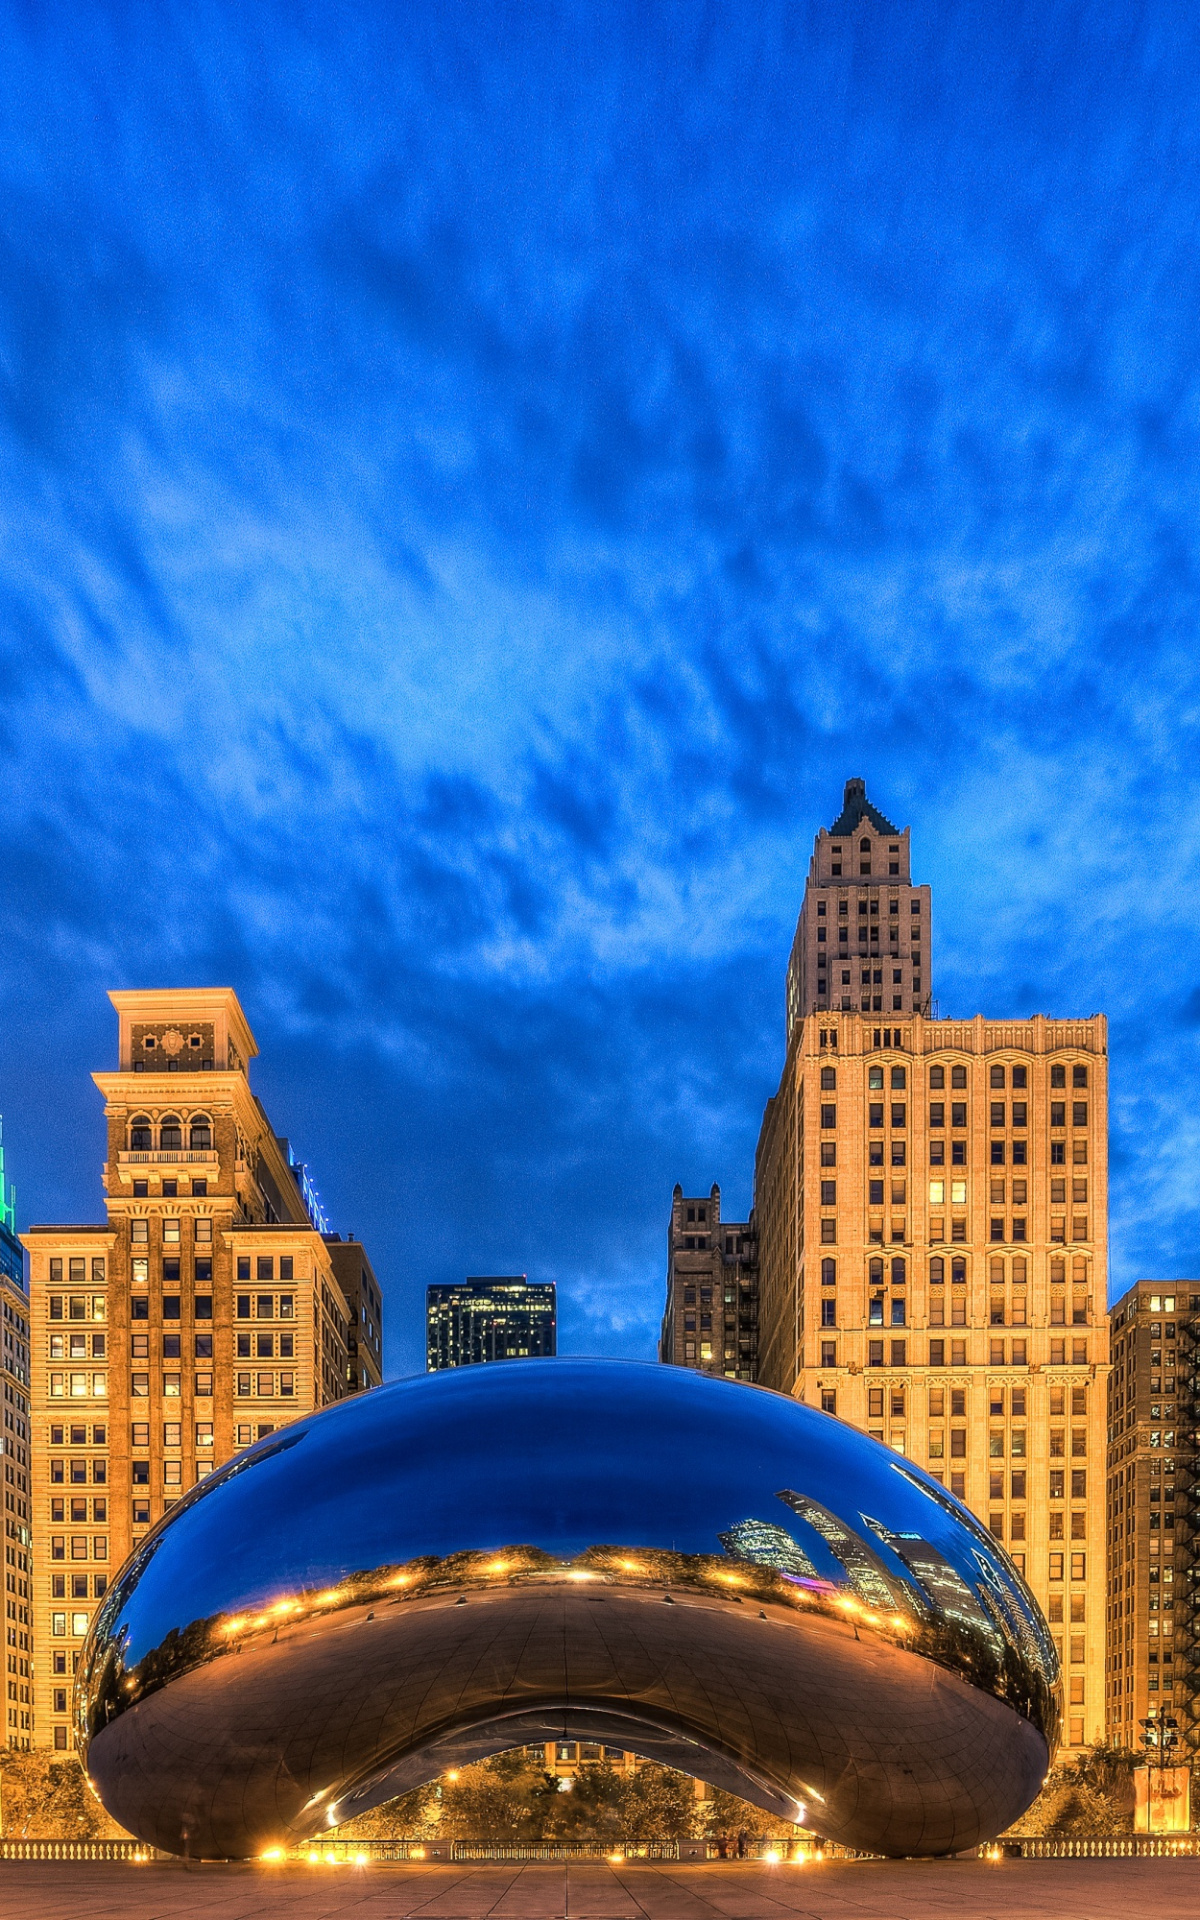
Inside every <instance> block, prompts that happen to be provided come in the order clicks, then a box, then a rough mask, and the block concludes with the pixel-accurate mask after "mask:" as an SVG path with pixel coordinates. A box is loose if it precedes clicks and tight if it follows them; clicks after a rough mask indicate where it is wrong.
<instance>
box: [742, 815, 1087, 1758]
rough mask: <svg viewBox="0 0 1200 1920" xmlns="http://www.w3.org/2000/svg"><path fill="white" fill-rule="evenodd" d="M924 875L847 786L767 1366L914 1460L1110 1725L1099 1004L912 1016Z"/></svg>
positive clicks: (796, 963) (816, 922) (760, 1200)
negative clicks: (1016, 1584) (1086, 1014)
mask: <svg viewBox="0 0 1200 1920" xmlns="http://www.w3.org/2000/svg"><path fill="white" fill-rule="evenodd" d="M930 912H931V902H930V895H929V889H928V888H927V887H924V886H916V885H914V884H913V882H912V879H911V873H910V864H909V833H908V829H904V830H903V831H901V830H898V829H897V828H895V827H894V826H893V825H892V824H891V822H890V821H889V820H888V819H887V818H886V817H885V816H884V815H883V814H882V813H881V812H880V811H879V810H878V809H877V808H876V807H874V806H872V804H871V802H870V801H869V800H868V798H867V795H866V790H865V785H864V783H863V781H861V780H851V781H849V782H847V785H846V792H845V799H844V804H843V808H842V811H841V813H840V815H839V816H838V818H837V819H836V820H835V822H834V824H833V826H832V827H830V828H822V829H821V830H820V832H819V833H818V834H817V837H816V843H815V846H814V850H813V858H812V862H811V865H810V868H809V877H808V884H807V887H806V889H805V894H804V900H803V903H802V905H801V909H800V917H799V923H798V926H797V929H796V937H795V941H794V943H793V947H792V956H791V962H790V964H789V968H788V984H787V1027H786V1038H787V1050H786V1057H785V1060H784V1066H783V1073H782V1076H781V1079H780V1083H779V1088H778V1091H777V1093H776V1094H775V1095H774V1097H773V1098H772V1099H771V1100H770V1101H769V1102H768V1103H767V1109H766V1113H765V1116H764V1120H763V1126H762V1132H761V1135H760V1138H759V1144H758V1153H757V1160H756V1177H755V1218H756V1222H757V1226H758V1249H759V1295H760V1297H759V1360H758V1378H759V1380H760V1381H761V1382H762V1383H763V1384H764V1385H766V1386H769V1387H774V1388H777V1389H778V1390H780V1391H781V1392H785V1393H791V1394H794V1395H795V1396H797V1397H798V1398H800V1399H804V1400H807V1401H808V1402H809V1403H810V1404H811V1405H813V1406H817V1407H822V1408H824V1409H825V1410H826V1411H828V1412H830V1413H835V1414H837V1415H838V1417H839V1418H840V1419H843V1420H849V1421H850V1422H852V1423H853V1424H854V1425H855V1426H859V1427H862V1428H864V1429H865V1430H866V1431H867V1432H869V1433H871V1434H873V1435H874V1436H875V1437H876V1438H877V1439H880V1440H882V1441H883V1442H884V1444H885V1445H887V1446H890V1447H892V1448H894V1450H895V1451H896V1453H897V1454H901V1455H904V1456H906V1457H907V1458H909V1459H912V1460H915V1461H916V1462H918V1463H919V1465H921V1466H922V1467H924V1468H926V1469H927V1470H928V1471H929V1472H930V1473H931V1474H932V1475H933V1476H934V1477H935V1478H936V1479H938V1480H940V1481H941V1482H942V1483H943V1484H944V1485H945V1486H947V1487H948V1488H949V1489H950V1491H951V1492H952V1493H954V1494H955V1495H957V1496H958V1497H959V1498H960V1499H962V1500H964V1501H965V1502H966V1503H967V1505H968V1506H970V1507H972V1508H973V1509H974V1511H975V1512H976V1513H977V1514H978V1515H979V1517H980V1519H981V1520H982V1521H983V1523H984V1524H985V1525H986V1526H987V1527H988V1528H989V1529H990V1530H991V1532H992V1533H993V1535H994V1536H995V1537H996V1538H997V1539H998V1540H1001V1541H1003V1543H1004V1545H1005V1547H1006V1549H1007V1550H1008V1552H1009V1553H1010V1554H1011V1556H1012V1558H1013V1560H1014V1562H1015V1563H1016V1565H1017V1567H1018V1568H1019V1570H1020V1571H1021V1573H1022V1574H1023V1575H1024V1577H1025V1579H1026V1580H1027V1582H1028V1584H1029V1586H1030V1587H1031V1588H1032V1590H1033V1592H1034V1594H1035V1595H1036V1597H1037V1599H1038V1601H1039V1603H1040V1604H1041V1606H1042V1609H1043V1611H1044V1612H1045V1614H1046V1617H1047V1619H1048V1620H1049V1622H1050V1625H1051V1629H1052V1632H1053V1633H1054V1636H1055V1638H1056V1640H1057V1641H1058V1643H1059V1648H1060V1652H1061V1654H1062V1660H1063V1671H1064V1681H1065V1707H1066V1713H1065V1726H1064V1732H1065V1736H1066V1743H1067V1747H1068V1749H1070V1748H1079V1747H1081V1746H1083V1745H1085V1744H1086V1743H1087V1742H1089V1741H1091V1740H1092V1739H1094V1738H1097V1737H1100V1736H1102V1735H1103V1732H1104V1723H1105V1686H1104V1654H1105V1644H1104V1642H1105V1515H1104V1498H1103V1490H1104V1479H1105V1437H1106V1431H1105V1417H1106V1392H1107V1377H1108V1315H1107V1311H1106V1301H1107V1202H1108V1187H1107V1177H1108V1166H1107V1150H1108V1130H1107V1098H1108V1055H1107V1029H1106V1023H1105V1021H1104V1019H1103V1017H1102V1016H1099V1015H1094V1016H1092V1017H1090V1018H1087V1019H1079V1018H1070V1019H1057V1018H1051V1017H1048V1016H1046V1015H1042V1014H1038V1015H1034V1016H1032V1017H1031V1018H1029V1019H1019V1020H987V1019H985V1018H984V1017H983V1016H982V1015H978V1016H976V1017H975V1018H974V1019H967V1020H940V1019H937V1020H935V1019H931V1018H930V1017H929V1009H930V1004H931V1001H930V989H931V975H930Z"/></svg>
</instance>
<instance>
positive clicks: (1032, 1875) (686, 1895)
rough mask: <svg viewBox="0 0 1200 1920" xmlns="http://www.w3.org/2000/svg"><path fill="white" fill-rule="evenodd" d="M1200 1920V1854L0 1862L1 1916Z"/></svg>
mask: <svg viewBox="0 0 1200 1920" xmlns="http://www.w3.org/2000/svg"><path fill="white" fill-rule="evenodd" d="M1135 1906H1136V1907H1137V1908H1139V1909H1141V1910H1142V1911H1143V1912H1146V1913H1148V1914H1150V1915H1151V1916H1152V1920H1197V1915H1200V1860H1001V1861H997V1862H994V1863H992V1862H983V1861H975V1860H942V1861H917V1860H893V1861H884V1860H871V1861H830V1862H827V1863H825V1864H823V1865H820V1866H812V1865H807V1866H803V1867H800V1866H793V1865H780V1866H774V1867H769V1866H764V1865H759V1864H753V1865H751V1864H746V1865H735V1864H732V1863H729V1864H722V1863H718V1862H712V1863H710V1864H709V1865H707V1866H676V1865H662V1866H659V1865H647V1864H643V1863H639V1862H634V1863H626V1864H624V1865H621V1866H611V1867H610V1866H607V1865H605V1864H604V1863H603V1862H591V1861H588V1862H579V1863H577V1864H576V1863H572V1864H571V1865H570V1866H569V1867H566V1868H564V1867H563V1866H561V1865H550V1864H541V1863H539V1864H537V1865H532V1866H516V1865H513V1866H492V1865H488V1866H479V1867H473V1866H429V1865H418V1864H416V1863H409V1864H407V1865H397V1866H392V1865H372V1866H369V1867H362V1868H355V1867H326V1866H321V1867H293V1866H284V1867H264V1866H203V1867H191V1868H188V1867H184V1866H183V1865H182V1864H179V1865H176V1864H175V1863H173V1862H172V1863H169V1864H160V1863H156V1864H154V1865H150V1866H145V1867H136V1866H125V1865H114V1866H107V1865H96V1866H92V1865H80V1866H76V1865H60V1864H58V1863H48V1862H47V1863H41V1862H37V1863H33V1862H25V1861H5V1862H0V1909H2V1910H3V1913H4V1916H5V1920H108V1916H111V1917H112V1920H342V1916H345V1920H564V1916H565V1917H566V1920H790V1916H792V1915H795V1916H797V1920H929V1916H934V1920H939V1917H940V1916H944V1920H1129V1914H1130V1910H1131V1908H1133V1907H1135Z"/></svg>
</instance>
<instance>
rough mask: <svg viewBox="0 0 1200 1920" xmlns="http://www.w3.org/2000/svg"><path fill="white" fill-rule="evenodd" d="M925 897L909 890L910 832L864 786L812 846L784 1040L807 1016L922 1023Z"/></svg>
mask: <svg viewBox="0 0 1200 1920" xmlns="http://www.w3.org/2000/svg"><path fill="white" fill-rule="evenodd" d="M929 916H930V897H929V888H928V887H915V886H914V885H913V883H912V876H911V870H910V865H909V829H908V828H907V827H905V828H904V829H903V831H901V830H900V829H899V828H897V827H894V826H893V825H892V823H891V821H890V820H888V819H885V817H884V815H883V814H882V813H880V811H879V809H878V808H877V807H873V806H872V805H871V802H870V801H869V800H868V799H867V790H866V786H865V784H864V782H863V781H862V780H847V782H846V792H845V797H844V799H843V803H842V811H841V813H840V814H839V816H838V818H837V819H836V820H835V821H834V823H833V825H832V826H831V827H828V828H827V827H822V828H821V830H820V832H819V833H818V834H817V838H816V842H815V844H814V846H813V855H812V860H811V861H810V863H809V869H808V885H807V887H806V888H805V892H804V900H803V903H802V905H801V908H800V918H799V920H798V922H797V924H796V937H795V939H794V940H793V942H792V952H791V958H790V959H789V961H788V972H787V1030H788V1038H789V1040H790V1038H791V1034H792V1028H793V1027H794V1026H795V1024H796V1022H797V1020H799V1019H801V1018H802V1017H803V1015H804V1014H805V1013H814V1012H816V1013H821V1012H828V1010H829V1009H830V1008H831V1007H832V1008H835V1009H837V1011H839V1012H841V1013H849V1012H850V1011H851V1010H854V1011H856V1012H859V1013H866V1014H872V1013H877V1014H880V1015H881V1016H885V1017H888V1016H890V1015H892V1014H895V1013H912V1012H914V1011H917V1010H919V1011H922V1012H925V1013H928V1011H929V1007H930V997H929V996H930V981H929V941H930V922H929Z"/></svg>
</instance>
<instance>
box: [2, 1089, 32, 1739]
mask: <svg viewBox="0 0 1200 1920" xmlns="http://www.w3.org/2000/svg"><path fill="white" fill-rule="evenodd" d="M0 1330H2V1334H3V1344H2V1345H0V1390H2V1391H3V1396H4V1404H3V1412H4V1426H3V1429H2V1430H0V1454H3V1456H4V1458H3V1467H4V1655H5V1660H4V1665H5V1675H4V1679H5V1688H4V1691H5V1727H4V1734H5V1742H6V1744H7V1745H8V1746H10V1747H28V1746H31V1745H32V1743H33V1673H32V1655H33V1647H32V1643H31V1638H30V1635H31V1632H32V1611H31V1607H32V1598H33V1596H32V1592H31V1575H32V1561H31V1557H30V1555H31V1540H32V1535H31V1531H30V1510H29V1293H28V1290H27V1288H26V1285H25V1256H24V1253H23V1252H22V1249H21V1242H20V1241H19V1240H18V1238H17V1220H16V1199H15V1196H14V1194H13V1192H12V1189H11V1188H10V1187H9V1185H8V1182H7V1180H6V1179H5V1174H4V1133H3V1125H2V1123H0Z"/></svg>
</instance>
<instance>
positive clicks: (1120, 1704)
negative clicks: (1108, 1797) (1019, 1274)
mask: <svg viewBox="0 0 1200 1920" xmlns="http://www.w3.org/2000/svg"><path fill="white" fill-rule="evenodd" d="M1111 1324H1112V1362H1113V1366H1112V1373H1111V1375H1110V1378H1109V1383H1108V1516H1107V1517H1108V1615H1109V1659H1108V1686H1107V1708H1108V1737H1109V1739H1110V1740H1112V1741H1114V1742H1116V1743H1118V1744H1120V1745H1124V1746H1128V1747H1133V1746H1137V1745H1138V1744H1139V1743H1140V1740H1141V1723H1142V1722H1143V1721H1144V1720H1145V1719H1147V1717H1149V1716H1150V1715H1152V1714H1168V1715H1173V1716H1174V1717H1175V1718H1176V1719H1177V1720H1179V1722H1180V1727H1181V1732H1182V1733H1183V1735H1184V1745H1185V1746H1186V1748H1187V1749H1188V1750H1189V1751H1190V1752H1191V1753H1192V1754H1193V1755H1194V1754H1195V1752H1196V1749H1197V1746H1198V1745H1200V1671H1198V1665H1200V1635H1198V1633H1197V1618H1196V1616H1197V1614H1198V1613H1200V1552H1198V1551H1197V1545H1198V1543H1197V1539H1196V1529H1195V1525H1194V1520H1193V1517H1192V1516H1191V1515H1189V1513H1188V1511H1187V1507H1188V1503H1189V1499H1190V1498H1193V1497H1194V1489H1195V1488H1196V1464H1197V1462H1196V1453H1195V1435H1196V1426H1197V1412H1198V1411H1200V1408H1197V1405H1196V1401H1195V1395H1196V1389H1197V1386H1198V1385H1200V1382H1198V1381H1197V1379H1196V1372H1197V1364H1198V1358H1200V1357H1198V1355H1197V1352H1196V1343H1195V1331H1194V1330H1196V1331H1200V1280H1139V1281H1137V1282H1136V1283H1135V1285H1134V1286H1132V1287H1130V1288H1129V1290H1128V1292H1126V1293H1124V1294H1122V1296H1121V1298H1120V1299H1119V1300H1118V1301H1117V1303H1116V1305H1115V1306H1114V1308H1113V1310H1112V1315H1111ZM1177 1470H1178V1471H1177Z"/></svg>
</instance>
